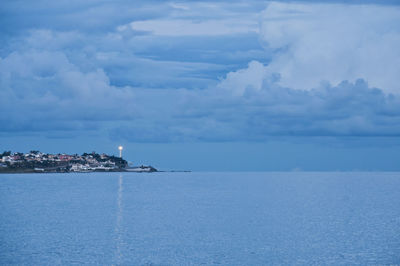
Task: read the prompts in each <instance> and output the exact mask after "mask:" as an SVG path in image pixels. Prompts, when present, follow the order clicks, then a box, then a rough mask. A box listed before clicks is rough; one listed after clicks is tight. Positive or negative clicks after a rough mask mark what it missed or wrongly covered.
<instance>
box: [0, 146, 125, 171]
mask: <svg viewBox="0 0 400 266" xmlns="http://www.w3.org/2000/svg"><path fill="white" fill-rule="evenodd" d="M127 166H128V163H127V161H125V160H124V159H122V157H116V156H113V155H107V154H104V153H102V154H98V153H96V152H92V153H83V154H82V155H78V154H73V155H69V154H65V153H63V154H48V153H42V152H40V151H30V152H28V153H20V152H14V153H12V152H11V151H5V152H3V153H0V173H1V172H3V173H4V172H6V173H13V172H15V173H32V172H39V173H40V172H105V171H114V172H119V171H125V169H126V168H127Z"/></svg>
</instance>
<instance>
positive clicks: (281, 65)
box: [261, 2, 400, 93]
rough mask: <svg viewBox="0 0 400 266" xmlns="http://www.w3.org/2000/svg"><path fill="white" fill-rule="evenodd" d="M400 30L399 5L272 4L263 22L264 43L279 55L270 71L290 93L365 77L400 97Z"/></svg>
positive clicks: (372, 84) (276, 55)
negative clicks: (291, 89) (398, 94)
mask: <svg viewBox="0 0 400 266" xmlns="http://www.w3.org/2000/svg"><path fill="white" fill-rule="evenodd" d="M398 25H400V8H399V7H395V6H376V5H344V4H293V3H290V4H288V3H278V2H272V3H270V4H269V6H268V8H267V9H266V10H265V11H264V12H263V20H262V23H261V35H262V40H263V41H264V42H265V45H266V47H267V49H271V50H274V51H276V53H275V55H274V58H273V59H272V61H271V62H270V64H269V65H268V72H270V73H279V74H280V76H281V80H280V84H281V85H282V86H285V87H290V88H297V89H312V88H316V87H318V85H319V83H320V82H321V81H328V82H331V83H332V84H337V83H339V82H340V81H342V80H351V81H355V80H356V79H358V78H363V79H366V80H368V82H369V84H371V86H373V87H379V88H382V89H383V90H384V91H387V92H394V93H399V92H400V86H399V82H398V81H399V78H398V77H399V76H400V68H399V67H398V65H399V63H400V49H398V47H400V28H399V27H398Z"/></svg>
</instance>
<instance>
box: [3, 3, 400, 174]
mask: <svg viewBox="0 0 400 266" xmlns="http://www.w3.org/2000/svg"><path fill="white" fill-rule="evenodd" d="M399 47H400V1H395V0H389V1H382V0H380V1H373V0H370V1H360V0H354V1H344V0H343V1H318V0H314V1H311V0H310V1H256V0H246V1H239V0H238V1H236V0H234V1H157V0H149V1H132V0H131V1H128V0H116V1H108V0H87V1H78V0H72V1H70V0H69V1H66V0H60V1H50V0H38V1H24V0H3V1H1V3H0V150H1V151H3V150H12V151H21V152H27V151H29V150H41V151H43V152H49V153H64V152H65V153H83V152H91V151H96V152H100V153H102V152H105V153H108V154H118V150H117V147H118V146H119V145H123V146H124V153H123V155H124V158H125V159H127V160H128V161H130V162H132V163H133V164H136V165H138V164H151V165H153V166H155V167H156V168H159V169H162V170H193V171H302V170H303V171H400V82H399V81H400V78H399V77H400V48H399Z"/></svg>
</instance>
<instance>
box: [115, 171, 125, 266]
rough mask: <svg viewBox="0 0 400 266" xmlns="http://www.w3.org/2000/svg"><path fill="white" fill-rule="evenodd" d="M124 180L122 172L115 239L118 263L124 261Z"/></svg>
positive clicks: (119, 179)
mask: <svg viewBox="0 0 400 266" xmlns="http://www.w3.org/2000/svg"><path fill="white" fill-rule="evenodd" d="M123 182H124V177H123V175H122V174H120V175H119V178H118V193H117V215H116V217H117V222H116V224H115V236H116V238H115V241H116V245H117V250H116V265H120V264H121V263H122V259H123V256H122V246H123V230H122V219H123V209H122V192H123Z"/></svg>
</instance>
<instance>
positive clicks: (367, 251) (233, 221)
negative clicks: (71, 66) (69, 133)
mask: <svg viewBox="0 0 400 266" xmlns="http://www.w3.org/2000/svg"><path fill="white" fill-rule="evenodd" d="M0 215H1V216H0V264H2V265H9V264H18V265H58V264H68V265H70V264H91V265H94V264H95V265H99V264H101V265H112V264H113V265H218V264H221V265H265V264H307V265H309V264H335V265H337V264H343V265H348V264H362V265H367V264H400V173H155V174H137V173H124V174H120V173H89V174H15V175H0Z"/></svg>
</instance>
